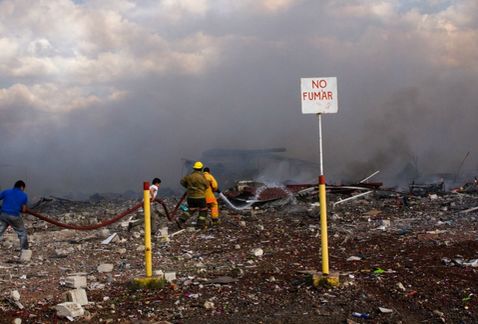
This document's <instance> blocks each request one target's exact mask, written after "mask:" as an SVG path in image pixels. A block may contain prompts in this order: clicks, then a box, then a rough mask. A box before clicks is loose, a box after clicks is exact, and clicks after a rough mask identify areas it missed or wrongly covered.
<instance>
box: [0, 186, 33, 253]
mask: <svg viewBox="0 0 478 324" xmlns="http://www.w3.org/2000/svg"><path fill="white" fill-rule="evenodd" d="M24 190H25V182H23V181H22V180H18V181H17V182H15V185H14V186H13V188H12V189H7V190H4V191H2V192H0V200H3V204H2V208H1V209H0V239H1V238H2V236H3V233H4V232H5V230H6V229H7V228H8V226H11V227H12V228H13V229H14V230H15V232H16V233H17V235H18V238H19V239H20V247H21V249H22V250H28V237H27V230H26V229H25V225H24V224H23V219H22V216H21V215H20V213H24V212H26V211H27V202H28V196H27V194H26V193H24V192H23V191H24Z"/></svg>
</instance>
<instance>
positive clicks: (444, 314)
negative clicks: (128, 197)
mask: <svg viewBox="0 0 478 324" xmlns="http://www.w3.org/2000/svg"><path fill="white" fill-rule="evenodd" d="M331 199H337V197H333V196H332V197H331ZM133 204H134V202H133V201H124V202H95V203H93V202H81V203H80V202H65V201H53V202H47V203H45V204H43V205H41V206H40V207H39V208H38V209H37V210H38V211H39V212H43V213H45V214H46V215H48V216H52V217H56V218H57V219H60V220H63V221H69V222H76V223H79V222H80V223H88V222H95V221H97V220H101V219H106V218H108V217H110V216H111V215H114V214H115V213H118V212H119V211H121V210H124V209H126V208H127V207H129V206H132V205H133ZM168 204H169V205H170V206H174V201H173V200H171V201H168ZM475 206H478V199H476V198H475V197H474V196H468V195H459V194H447V195H443V196H438V197H431V198H430V197H424V198H413V199H410V205H409V206H407V207H406V206H403V204H402V202H401V201H400V200H397V199H396V198H394V197H388V198H381V197H379V196H368V197H364V198H362V199H357V200H354V201H351V202H347V203H343V204H341V205H337V206H336V208H335V209H333V208H332V206H330V208H329V219H328V225H329V231H328V233H329V255H330V268H331V271H334V272H337V273H339V275H340V285H339V286H338V287H325V286H320V287H314V286H313V285H312V284H311V277H310V274H309V273H310V272H311V271H316V270H319V271H320V270H321V266H322V265H321V248H320V247H321V238H320V225H319V224H320V221H319V218H318V211H317V210H314V209H312V208H313V207H311V205H310V203H309V202H296V203H294V204H288V205H284V206H281V207H278V208H261V209H258V210H253V211H252V212H251V211H247V212H242V213H238V212H233V211H229V210H227V209H226V208H225V207H224V206H223V207H222V222H221V224H220V225H219V226H215V227H210V228H209V229H207V230H194V228H190V229H187V230H185V231H183V232H180V233H178V234H176V235H174V236H172V237H170V242H169V243H162V242H161V239H160V238H159V237H158V236H156V237H154V238H153V243H154V244H153V269H154V270H162V271H164V272H171V271H173V272H175V273H176V280H174V281H172V282H171V283H168V284H167V285H166V286H165V287H163V288H155V289H135V288H133V287H131V285H130V284H129V283H130V281H131V280H132V279H133V278H138V277H141V276H144V274H145V270H144V246H143V236H142V233H141V232H139V229H136V230H132V231H130V232H128V230H127V228H126V226H127V223H126V222H122V223H121V222H119V223H116V224H114V225H112V226H110V227H108V230H104V229H103V230H95V231H89V232H79V231H73V230H64V229H60V228H58V227H56V226H54V225H49V224H46V223H44V222H42V221H39V220H36V219H34V218H32V217H31V216H28V217H26V218H27V221H26V223H27V227H28V229H29V234H30V241H31V249H32V250H33V258H32V260H31V262H29V263H27V264H22V263H19V262H18V254H19V252H18V251H16V250H15V249H16V248H17V246H18V239H17V238H16V236H15V234H14V233H9V234H7V235H6V237H5V238H4V242H3V244H2V247H0V249H1V254H0V285H1V287H2V289H1V294H2V296H1V300H0V313H2V314H3V317H2V320H0V322H5V323H10V322H12V321H13V320H14V319H16V318H20V319H21V320H22V323H52V322H63V321H65V322H68V321H69V320H68V319H61V318H58V317H57V316H56V311H55V310H54V309H53V307H54V306H55V305H57V304H59V303H62V302H64V301H65V297H64V294H65V292H66V291H68V290H69V289H70V288H67V287H66V286H65V285H64V280H65V278H66V277H67V276H68V275H71V274H75V273H82V274H84V275H85V276H87V282H88V288H87V290H86V291H87V295H88V300H89V302H90V303H89V304H88V305H86V306H84V308H85V310H86V313H85V315H84V316H82V317H79V318H75V319H74V321H77V322H92V323H98V322H106V323H141V322H145V323H146V322H148V323H149V322H152V323H154V322H161V321H163V322H164V323H165V322H171V323H240V322H243V323H244V322H246V323H354V322H357V323H362V322H371V323H477V322H478V261H477V262H475V263H473V261H474V260H476V259H478V225H477V218H478V216H477V215H478V214H477V213H476V212H469V213H460V211H463V210H466V209H468V208H470V207H475ZM79 215H80V216H79ZM91 219H93V221H92V220H91ZM178 230H179V229H178V228H177V227H176V225H175V224H172V223H170V224H169V233H170V234H172V233H174V232H177V231H178ZM112 233H117V234H118V237H119V240H117V241H114V242H111V243H109V244H101V242H102V241H103V240H104V239H105V238H106V237H108V236H109V235H110V234H112ZM257 249H261V251H262V252H263V254H262V255H255V254H261V251H260V250H257ZM254 252H255V254H254ZM350 257H356V258H355V259H356V260H355V261H351V260H349V261H348V260H347V259H349V258H350ZM102 263H111V264H113V266H114V268H113V271H112V272H110V273H99V272H98V270H97V267H98V265H100V264H102ZM12 290H18V292H19V293H20V295H21V298H20V302H21V304H22V305H23V306H24V309H19V308H18V306H15V305H14V304H12V303H11V302H10V301H9V298H8V297H9V296H10V292H11V291H12ZM380 308H382V311H381V310H380ZM385 309H386V310H385ZM383 311H385V312H383ZM354 313H360V314H362V317H364V318H359V317H357V314H354Z"/></svg>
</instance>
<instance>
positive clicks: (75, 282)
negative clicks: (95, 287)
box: [65, 276, 87, 288]
mask: <svg viewBox="0 0 478 324" xmlns="http://www.w3.org/2000/svg"><path fill="white" fill-rule="evenodd" d="M65 285H66V286H67V287H69V288H86V286H87V285H86V277H84V276H70V277H67V278H66V280H65Z"/></svg>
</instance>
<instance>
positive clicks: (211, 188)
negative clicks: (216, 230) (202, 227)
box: [204, 172, 219, 222]
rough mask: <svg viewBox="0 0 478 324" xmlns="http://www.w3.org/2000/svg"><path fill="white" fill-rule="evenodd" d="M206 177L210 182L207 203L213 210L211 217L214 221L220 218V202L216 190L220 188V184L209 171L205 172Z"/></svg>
mask: <svg viewBox="0 0 478 324" xmlns="http://www.w3.org/2000/svg"><path fill="white" fill-rule="evenodd" d="M204 177H205V178H206V180H207V181H208V182H209V187H208V188H207V190H206V204H207V206H208V207H209V209H210V210H211V219H212V221H213V222H217V221H218V220H219V204H218V203H217V199H216V196H214V192H216V191H217V190H218V184H217V181H216V179H215V178H214V176H213V175H212V174H211V173H209V172H204Z"/></svg>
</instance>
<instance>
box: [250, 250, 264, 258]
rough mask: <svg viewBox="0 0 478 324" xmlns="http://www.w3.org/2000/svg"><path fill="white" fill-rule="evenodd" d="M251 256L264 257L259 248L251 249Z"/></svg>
mask: <svg viewBox="0 0 478 324" xmlns="http://www.w3.org/2000/svg"><path fill="white" fill-rule="evenodd" d="M252 254H253V255H254V256H257V257H260V256H263V255H264V250H262V249H261V248H257V249H253V250H252Z"/></svg>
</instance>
